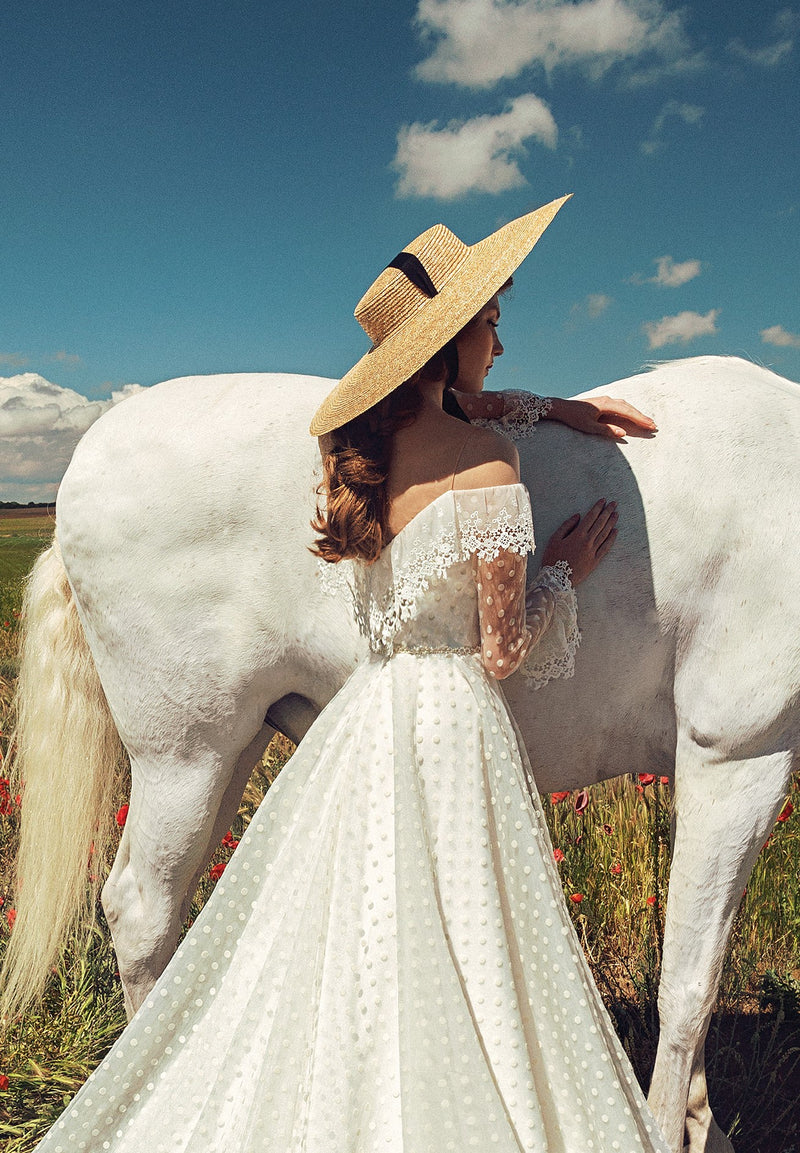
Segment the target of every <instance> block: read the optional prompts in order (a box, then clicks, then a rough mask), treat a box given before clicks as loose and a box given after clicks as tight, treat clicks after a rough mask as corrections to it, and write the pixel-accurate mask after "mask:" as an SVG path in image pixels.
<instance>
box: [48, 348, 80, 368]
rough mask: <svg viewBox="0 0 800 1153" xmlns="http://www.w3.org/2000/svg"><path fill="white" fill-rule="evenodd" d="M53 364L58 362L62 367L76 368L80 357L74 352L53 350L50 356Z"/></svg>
mask: <svg viewBox="0 0 800 1153" xmlns="http://www.w3.org/2000/svg"><path fill="white" fill-rule="evenodd" d="M50 360H52V362H53V363H54V364H60V365H62V366H63V367H64V368H77V366H78V365H79V364H80V363H81V358H80V357H79V356H78V354H77V353H75V352H63V351H62V352H54V353H53V355H52V356H51V357H50Z"/></svg>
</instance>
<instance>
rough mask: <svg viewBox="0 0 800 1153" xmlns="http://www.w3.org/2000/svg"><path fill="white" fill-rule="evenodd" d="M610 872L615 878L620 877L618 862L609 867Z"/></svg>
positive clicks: (620, 870)
mask: <svg viewBox="0 0 800 1153" xmlns="http://www.w3.org/2000/svg"><path fill="white" fill-rule="evenodd" d="M611 872H612V873H613V874H614V876H615V877H618V876H619V875H620V873H621V872H622V865H621V864H620V863H619V861H615V862H614V864H613V865H612V866H611Z"/></svg>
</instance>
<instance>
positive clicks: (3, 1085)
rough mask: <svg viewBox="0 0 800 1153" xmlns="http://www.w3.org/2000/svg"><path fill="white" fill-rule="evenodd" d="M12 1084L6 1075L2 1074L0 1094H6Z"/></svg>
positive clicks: (0, 1075) (0, 1077) (0, 1074)
mask: <svg viewBox="0 0 800 1153" xmlns="http://www.w3.org/2000/svg"><path fill="white" fill-rule="evenodd" d="M10 1084H11V1082H10V1081H9V1079H8V1077H6V1075H5V1073H0V1093H5V1091H6V1089H7V1088H8V1086H9V1085H10Z"/></svg>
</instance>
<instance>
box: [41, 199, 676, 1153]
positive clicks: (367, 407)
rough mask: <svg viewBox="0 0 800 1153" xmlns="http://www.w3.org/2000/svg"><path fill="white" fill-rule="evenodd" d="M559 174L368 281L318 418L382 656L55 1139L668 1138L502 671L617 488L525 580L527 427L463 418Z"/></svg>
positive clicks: (145, 1143) (268, 810) (263, 817)
mask: <svg viewBox="0 0 800 1153" xmlns="http://www.w3.org/2000/svg"><path fill="white" fill-rule="evenodd" d="M562 203H563V200H560V201H555V202H553V203H552V204H549V205H547V206H545V207H544V208H541V209H539V210H538V211H536V212H533V213H530V214H528V215H526V216H523V217H521V218H520V219H518V220H515V221H512V222H511V223H510V224H507V225H505V226H504V227H503V228H501V229H500V230H499V231H498V232H496V233H494V234H493V235H491V236H489V237H488V238H487V239H485V240H483V241H481V242H480V243H478V244H475V245H473V246H470V247H468V246H466V245H464V244H462V242H461V241H460V240H458V238H457V237H455V236H454V235H453V234H452V233H451V232H449V231H448V230H447V229H446V228H444V227H443V226H441V225H437V226H435V227H434V228H432V229H429V230H428V231H427V232H424V233H423V234H422V235H421V236H419V237H418V238H417V239H416V240H415V241H413V242H412V243H411V244H409V245H408V247H407V249H406V250H405V251H404V252H402V253H400V255H399V256H398V257H397V258H396V259H395V260H394V261H392V263H391V264H390V265H389V267H388V268H387V269H385V270H384V271H383V272H382V273H381V274H380V276H379V277H378V278H377V280H376V281H375V282H374V283H373V285H372V286H371V287H370V288H369V290H368V291H367V293H366V295H365V296H364V297H363V299H362V300H361V302H360V303H359V305H358V307H357V309H356V315H357V317H358V319H359V320H360V322H361V323H362V325H363V327H364V328H365V330H366V332H367V334H368V335H369V336H370V338H371V340H372V342H373V347H372V349H371V351H370V352H369V353H367V354H366V355H365V356H364V357H363V358H362V359H361V360H360V361H359V362H358V364H357V365H356V366H355V367H354V368H353V369H352V370H351V371H350V372H349V373H348V374H347V375H346V376H345V377H344V378H343V379H342V380H341V381H340V382H339V383H338V384H337V385H336V387H335V388H334V389H333V391H332V392H331V393H330V394H329V396H328V397H327V398H326V399H325V401H324V402H323V404H322V405H321V407H320V408H319V410H318V411H317V413H316V415H315V416H314V420H313V422H312V426H311V432H312V433H313V434H314V435H317V436H319V437H320V438H321V448H322V452H323V465H324V480H323V486H322V489H323V491H322V495H323V497H324V501H323V505H322V508H321V510H320V512H319V515H318V518H317V520H316V521H315V524H314V528H315V529H316V532H317V542H316V545H315V546H314V547H315V550H316V551H317V553H318V554H319V556H320V557H321V558H322V561H323V562H328V564H326V565H325V568H326V569H328V570H329V571H331V572H333V573H335V574H336V575H337V576H338V577H339V578H340V580H344V582H345V583H346V584H347V585H348V587H349V589H350V593H351V595H352V598H353V604H354V609H355V612H356V616H357V618H358V620H359V623H360V626H361V627H362V629H363V631H364V633H365V634H366V636H367V637H368V640H369V647H370V655H369V657H368V658H367V659H366V660H364V661H363V662H362V663H361V665H360V666H359V667H358V668H357V669H356V671H355V672H354V673H353V675H352V676H351V677H350V679H349V680H348V682H347V683H346V684H345V686H344V687H343V688H342V690H341V691H340V693H339V694H338V695H337V696H336V697H335V698H334V700H333V701H332V702H331V703H330V705H329V706H328V707H327V709H325V711H324V712H323V713H322V714H321V716H320V717H319V719H318V720H317V721H316V723H315V724H314V725H313V726H312V728H311V729H310V730H309V732H308V734H307V736H306V737H305V739H304V740H303V742H302V744H301V745H300V747H299V748H298V750H297V752H296V754H295V755H294V757H293V758H292V759H291V761H289V763H288V764H287V765H286V767H285V768H284V769H283V771H282V772H281V775H280V777H279V779H278V781H277V783H276V784H275V785H273V787H272V788H271V789H270V791H269V793H268V795H267V797H266V799H265V800H264V802H263V804H262V805H261V807H260V809H259V810H258V812H257V814H256V815H255V817H254V818H253V821H252V822H251V824H250V826H249V828H248V830H247V833H246V835H245V836H244V837H243V838H242V841H241V844H240V846H239V848H238V849H237V851H236V853H235V854H234V857H233V858H232V860H231V862H230V864H229V865H228V868H227V870H226V872H225V874H224V876H223V877H222V879H221V880H220V882H219V884H218V885H217V888H216V890H215V892H214V894H213V896H212V898H211V899H210V900H209V902H208V903H207V905H206V907H205V908H204V910H203V912H202V914H201V915H200V916H199V917H198V919H197V921H196V922H195V923H194V925H193V926H192V928H191V930H190V931H189V933H188V935H187V937H186V938H185V940H184V941H183V943H182V945H181V946H180V948H179V949H178V951H177V953H176V954H175V957H174V958H173V960H172V962H171V963H170V964H169V966H168V967H167V969H166V970H165V971H164V973H163V975H162V976H161V978H160V979H159V981H158V983H157V984H156V986H155V988H154V989H153V992H152V993H151V995H150V996H149V997H148V999H147V1000H146V1002H145V1003H144V1005H143V1006H142V1008H141V1009H140V1010H139V1012H138V1013H137V1014H136V1016H135V1017H134V1019H133V1020H132V1021H131V1023H130V1024H129V1026H128V1028H127V1029H126V1030H125V1032H124V1033H123V1035H122V1036H121V1038H120V1040H119V1041H118V1042H117V1044H116V1045H115V1046H114V1048H113V1049H112V1050H111V1052H110V1053H109V1054H108V1056H107V1057H106V1058H105V1060H104V1061H103V1062H102V1064H101V1065H100V1066H99V1068H98V1069H97V1070H96V1071H95V1073H94V1074H93V1075H92V1077H90V1078H89V1080H88V1081H87V1083H86V1085H85V1086H84V1087H83V1088H82V1089H81V1091H80V1092H79V1093H78V1094H77V1096H76V1097H75V1099H74V1100H73V1102H72V1103H71V1105H70V1106H68V1108H67V1109H66V1111H65V1112H64V1114H63V1115H62V1117H61V1118H60V1119H59V1120H58V1121H57V1122H56V1124H55V1125H54V1126H53V1128H52V1129H51V1130H50V1131H49V1133H48V1134H47V1135H46V1137H45V1138H44V1139H43V1141H42V1142H41V1143H40V1145H39V1146H38V1148H39V1150H40V1151H41V1153H67V1151H70V1153H71V1151H76V1150H84V1151H89V1153H100V1151H101V1150H111V1151H112V1153H140V1151H141V1150H143V1149H146V1150H148V1153H176V1151H178V1150H181V1151H183V1150H185V1151H188V1153H222V1151H223V1150H228V1149H235V1150H237V1153H267V1151H271V1153H301V1151H303V1153H378V1151H386V1153H445V1151H447V1150H452V1151H454V1153H464V1151H465V1150H468V1149H473V1148H474V1149H479V1150H481V1151H483V1153H486V1151H488V1150H498V1153H519V1151H521V1150H530V1151H536V1153H543V1151H547V1153H556V1151H559V1153H585V1151H592V1150H594V1151H596V1153H611V1151H614V1150H619V1151H621V1153H642V1151H645V1153H667V1147H666V1145H665V1144H664V1142H663V1139H662V1138H661V1136H660V1134H659V1133H658V1130H657V1127H656V1124H655V1122H654V1120H653V1118H652V1116H651V1114H650V1112H649V1110H648V1108H647V1105H646V1104H645V1101H644V1098H643V1096H642V1094H641V1091H640V1090H639V1087H638V1085H637V1084H636V1082H635V1079H634V1077H633V1073H632V1071H631V1069H630V1066H629V1064H628V1062H627V1059H626V1057H625V1055H624V1053H623V1051H622V1049H621V1047H620V1045H619V1043H618V1041H617V1038H616V1035H615V1033H614V1030H613V1027H612V1025H611V1022H610V1020H609V1018H608V1016H607V1014H606V1012H605V1010H604V1008H603V1005H602V1002H601V1000H600V997H599V994H598V993H597V990H596V988H595V987H594V984H593V982H592V979H591V976H590V974H589V971H588V968H587V966H586V964H585V961H584V959H583V955H582V952H581V949H580V946H579V944H578V941H577V939H576V936H575V933H574V931H573V929H572V925H571V922H570V918H569V915H568V913H567V910H566V908H565V906H564V901H563V897H562V894H561V888H560V884H559V880H558V876H557V873H556V869H555V865H554V862H553V855H552V849H551V846H550V842H549V839H548V835H547V831H546V827H545V823H544V820H543V817H542V813H541V810H540V808H539V804H538V800H537V799H536V791H535V786H534V785H533V782H532V780H531V778H530V766H529V764H528V761H527V758H526V756H525V753H524V750H523V749H522V748H521V746H520V744H519V741H518V739H517V735H516V732H515V729H514V726H513V723H512V722H511V720H510V718H509V715H508V712H507V710H506V706H505V702H504V698H503V694H502V690H501V688H500V686H499V684H498V682H499V681H501V680H502V679H503V678H504V677H506V676H508V675H509V674H510V673H512V672H514V671H515V670H517V669H519V670H520V671H522V672H523V673H525V674H527V675H530V676H533V677H535V678H536V679H537V680H538V681H539V682H540V683H541V682H543V681H545V680H547V679H548V678H550V677H552V676H567V675H569V674H570V671H571V666H572V660H573V656H574V652H575V649H576V647H577V643H578V639H579V634H578V629H577V618H576V600H575V594H574V586H575V585H577V584H579V583H580V582H581V581H582V580H583V579H585V578H586V577H587V576H589V574H590V573H591V572H592V571H593V569H594V568H595V567H596V565H597V564H598V563H599V562H600V561H601V560H602V558H603V556H604V555H605V553H606V552H607V551H608V549H609V548H610V547H611V546H612V544H613V541H614V536H615V532H616V529H615V524H616V519H617V511H616V509H615V508H614V506H613V505H612V504H607V503H606V502H605V501H603V500H599V501H598V502H597V503H596V504H595V505H594V507H593V508H592V509H591V510H590V511H589V512H588V513H587V514H586V515H585V516H583V517H580V516H578V514H575V515H574V516H573V517H572V518H571V519H570V520H568V521H566V522H565V524H564V525H562V526H561V528H560V529H559V530H558V531H557V532H556V533H555V534H554V536H553V537H552V539H551V540H550V542H549V544H548V546H547V549H546V551H545V554H544V563H543V568H542V570H541V572H540V573H539V575H538V577H537V578H536V580H535V582H534V583H533V585H531V586H529V587H528V588H527V589H526V563H525V562H526V557H527V554H528V553H529V552H530V551H531V549H532V546H533V528H532V522H531V509H530V503H529V500H528V495H527V492H526V490H525V488H524V487H523V486H522V485H521V484H520V483H519V464H518V459H517V454H516V450H515V449H514V447H513V445H512V444H511V442H510V441H508V440H506V439H505V438H504V437H502V436H499V435H498V434H497V433H496V432H494V431H492V430H491V429H488V428H484V427H476V426H475V425H472V424H470V423H469V422H465V421H464V420H463V419H460V418H459V417H460V414H461V405H462V404H463V407H464V409H466V410H468V411H469V410H470V408H472V410H473V412H478V411H479V410H480V408H481V406H480V404H479V400H480V392H481V389H482V388H483V383H484V378H485V376H486V373H487V372H488V371H489V369H490V368H491V365H492V361H493V359H494V357H496V356H498V355H500V353H501V352H502V345H501V344H500V341H499V339H498V337H497V324H498V322H499V319H500V294H501V293H502V290H503V288H504V287H505V286H506V285H507V283H508V282H509V279H510V277H511V275H512V273H513V272H514V270H515V269H516V268H517V266H518V265H519V264H520V263H521V261H522V260H523V259H524V258H525V256H526V255H527V254H528V252H530V250H531V249H532V248H533V246H534V244H535V243H536V241H537V240H538V238H539V237H540V236H541V234H542V232H543V231H544V230H545V228H546V227H547V225H548V224H549V223H550V221H551V220H552V218H553V217H554V216H555V214H556V212H557V211H558V209H559V208H560V207H561V205H562ZM453 389H455V391H453ZM457 396H458V397H460V398H461V400H460V403H459V401H458V400H456V397H457ZM486 408H488V402H487V403H486V404H484V409H486ZM554 481H555V482H556V483H557V478H554Z"/></svg>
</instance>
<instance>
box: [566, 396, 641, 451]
mask: <svg viewBox="0 0 800 1153" xmlns="http://www.w3.org/2000/svg"><path fill="white" fill-rule="evenodd" d="M548 416H549V418H550V420H560V421H561V423H562V424H568V425H569V427H570V428H575V429H577V430H578V432H586V433H589V435H590V436H608V437H611V439H612V440H624V438H625V437H626V436H630V435H633V436H653V435H654V434H655V433H656V431H657V429H656V423H655V421H654V420H651V419H650V417H649V416H645V415H644V413H641V412H639V410H638V408H634V407H633V405H632V404H628V402H627V400H615V399H614V397H613V396H593V397H591V398H590V399H588V400H562V399H560V398H559V397H552V398H551V408H550V412H549V413H548Z"/></svg>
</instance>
